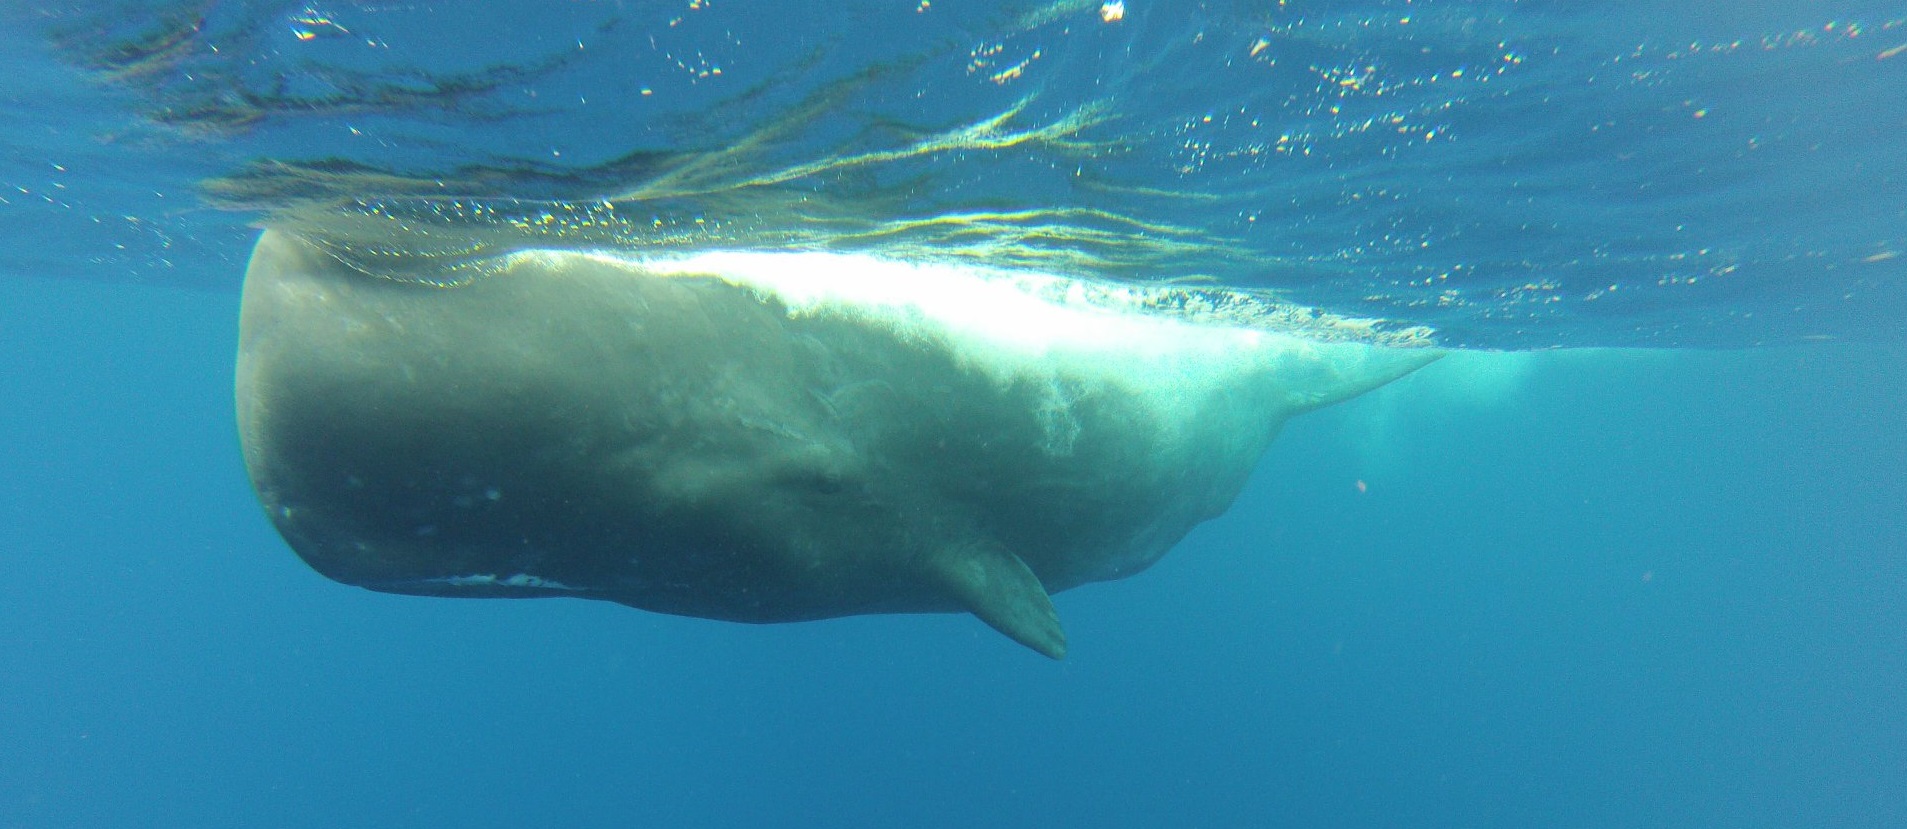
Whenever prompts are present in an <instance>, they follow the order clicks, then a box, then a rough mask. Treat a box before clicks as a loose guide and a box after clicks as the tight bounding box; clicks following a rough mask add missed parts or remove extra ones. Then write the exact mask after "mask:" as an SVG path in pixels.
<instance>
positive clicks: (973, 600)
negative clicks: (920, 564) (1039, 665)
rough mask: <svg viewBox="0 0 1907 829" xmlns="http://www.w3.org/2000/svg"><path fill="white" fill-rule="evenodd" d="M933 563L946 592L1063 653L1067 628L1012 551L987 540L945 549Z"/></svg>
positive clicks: (1013, 633)
mask: <svg viewBox="0 0 1907 829" xmlns="http://www.w3.org/2000/svg"><path fill="white" fill-rule="evenodd" d="M933 569H934V570H935V571H936V573H935V574H936V575H937V576H938V577H939V578H940V580H941V582H942V583H943V584H944V585H945V586H946V588H947V590H948V592H949V593H951V594H952V595H953V597H954V598H956V599H958V600H959V601H960V603H961V604H963V605H965V606H966V607H967V610H968V611H970V612H972V613H973V615H975V616H978V617H980V621H982V622H986V623H987V624H988V625H990V626H992V628H993V629H994V630H997V631H999V632H1001V633H1004V634H1006V635H1007V636H1008V637H1009V638H1011V639H1012V640H1013V641H1015V642H1018V643H1020V644H1022V645H1025V646H1027V647H1029V648H1032V649H1033V650H1036V651H1039V652H1040V653H1043V654H1046V655H1047V656H1049V657H1052V658H1054V659H1062V658H1064V657H1065V656H1066V631H1065V630H1063V629H1061V628H1060V624H1059V611H1058V610H1055V609H1054V608H1053V600H1052V598H1051V597H1049V596H1047V595H1046V586H1045V585H1042V584H1040V577H1039V576H1036V575H1034V574H1033V571H1032V570H1031V569H1030V568H1028V567H1027V566H1026V562H1024V561H1021V560H1020V557H1019V556H1016V555H1014V554H1013V553H1011V552H1008V551H1006V550H1004V549H1002V548H1000V547H996V546H992V545H984V544H982V545H974V546H970V547H961V548H957V549H948V550H944V551H942V552H941V554H940V555H937V556H935V557H934V559H933Z"/></svg>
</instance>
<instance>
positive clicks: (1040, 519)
mask: <svg viewBox="0 0 1907 829" xmlns="http://www.w3.org/2000/svg"><path fill="white" fill-rule="evenodd" d="M906 317H907V314H906V313H900V314H895V313H888V314H887V316H885V317H883V316H881V315H879V314H868V313H861V312H859V311H858V310H857V309H855V308H854V307H852V306H851V305H846V306H843V305H827V304H822V305H818V306H813V307H809V306H803V307H801V308H796V307H793V306H791V305H790V304H788V303H785V302H783V301H782V300H781V299H780V298H778V297H777V296H776V295H775V294H774V293H773V292H771V291H765V290H762V289H761V288H760V287H759V286H750V285H748V284H741V283H738V282H736V281H733V280H730V279H725V278H723V276H722V275H721V274H718V273H709V274H695V273H680V272H676V273H670V274H668V275H658V274H656V273H653V272H650V271H648V270H645V268H644V266H643V265H642V264H641V263H632V262H626V261H617V260H612V259H609V258H606V257H603V256H593V255H587V254H581V253H557V252H539V253H536V254H534V255H518V256H516V257H513V258H511V259H510V260H508V261H507V262H503V263H500V264H498V265H497V267H495V268H494V269H492V271H491V272H489V273H487V274H486V275H484V276H482V277H480V278H477V279H474V280H471V281H469V282H468V283H466V284H460V285H457V286H454V287H444V286H439V285H431V284H422V283H417V282H406V281H397V280H391V279H382V278H377V277H372V276H367V275H365V274H363V273H360V272H358V271H356V270H353V269H351V268H348V267H345V266H344V265H342V264H341V263H340V262H339V261H338V260H336V259H334V258H331V257H329V256H327V255H326V254H324V253H322V252H320V251H319V250H318V249H317V248H315V247H313V246H312V245H310V244H309V243H307V242H305V241H304V240H302V239H301V238H299V237H297V236H295V235H293V234H290V233H286V232H282V231H267V232H266V233H265V234H264V235H263V237H261V239H260V241H259V243H258V245H257V247H256V249H255V250H254V253H253V258H252V262H251V265H250V268H249V270H248V272H247V277H246V283H245V288H244V298H243V310H242V314H241V322H240V329H241V330H240V340H241V345H240V352H239V358H238V367H237V376H236V397H237V408H238V420H239V429H240V436H241V439H242V443H243V447H244V455H245V461H246V465H247V468H248V471H249V472H250V475H251V478H252V482H253V484H254V486H255V488H256V490H257V493H258V496H259V499H260V501H261V502H262V504H263V506H264V507H265V510H266V513H267V514H268V515H269V516H270V518H271V520H272V522H273V523H274V524H275V525H276V527H277V529H278V530H279V532H280V533H281V534H282V535H283V537H284V538H285V540H286V541H287V542H288V543H289V545H290V546H291V548H292V549H293V550H294V551H296V552H297V554H298V555H299V556H301V557H302V558H303V559H304V560H305V561H306V562H308V563H309V564H310V565H311V566H312V567H313V568H315V569H316V570H318V571H319V572H321V573H323V574H324V575H326V576H328V577H330V578H332V579H335V580H337V581H340V582H344V583H346V584H353V585H358V586H362V587H366V588H370V589H373V590H379V591H387V592H394V593H408V594H419V595H434V596H466V597H542V596H573V597H583V598H593V599H602V600H608V601H614V602H619V603H622V604H626V605H630V606H633V607H638V608H644V609H648V610H654V611H660V612H665V613H675V614H683V615H690V616H701V617H709V618H716V619H729V620H737V621H746V622H781V621H794V620H804V619H819V618H826V617H834V616H843V615H850V614H864V613H898V612H933V611H970V612H973V613H974V614H975V615H976V616H979V617H980V618H981V619H982V620H984V621H986V622H987V623H988V624H991V625H992V626H994V627H995V628H997V629H999V630H1000V631H1001V632H1003V633H1005V634H1007V635H1008V636H1011V637H1013V638H1014V639H1016V640H1018V641H1020V642H1022V643H1023V644H1026V645H1028V646H1029V647H1032V648H1033V649H1035V650H1038V651H1040V652H1042V653H1045V654H1047V655H1048V656H1052V657H1055V658H1057V657H1059V656H1061V655H1062V654H1063V653H1064V651H1065V636H1064V633H1063V632H1062V631H1061V629H1060V626H1059V621H1058V616H1057V614H1056V612H1055V611H1054V610H1053V607H1052V604H1051V602H1050V600H1049V599H1048V594H1049V593H1052V592H1058V591H1061V590H1065V589H1068V588H1071V587H1075V586H1077V585H1080V584H1083V583H1086V582H1090V581H1097V580H1104V579H1114V578H1120V577H1123V576H1127V575H1130V574H1132V573H1135V572H1137V571H1139V570H1141V569H1143V568H1145V567H1146V566H1148V565H1150V564H1151V563H1153V562H1154V561H1156V560H1158V558H1159V557H1160V556H1161V555H1163V554H1164V553H1165V552H1166V550H1168V549H1170V548H1171V546H1172V545H1173V544H1174V543H1176V542H1177V541H1178V540H1179V539H1180V538H1182V537H1183V536H1184V535H1185V533H1186V532H1187V531H1189V530H1190V529H1191V528H1192V527H1193V526H1194V525H1196V524H1197V523H1199V522H1200V521H1203V520H1205V519H1208V518H1211V517H1213V516H1215V515H1218V514H1219V513H1220V512H1222V511H1223V510H1224V509H1225V508H1226V507H1227V506H1228V505H1229V504H1230V503H1231V501H1232V499H1233V498H1234V497H1235V496H1236V495H1237V493H1238V492H1239V490H1240V489H1241V487H1242V486H1243V483H1244V480H1245V478H1246V476H1247V474H1249V473H1250V471H1251V469H1252V467H1253V466H1254V465H1255V463H1256V461H1257V459H1258V458H1259V456H1260V455H1261V454H1262V453H1263V451H1264V450H1265V447H1266V445H1267V444H1268V443H1269V442H1270V440H1271V439H1272V438H1273V436H1274V435H1275V434H1276V433H1277V431H1278V429H1279V427H1280V425H1281V424H1282V423H1283V421H1284V419H1285V418H1286V417H1288V416H1290V415H1291V414H1294V413H1297V412H1300V411H1303V410H1306V409H1309V408H1313V407H1316V406H1319V405H1324V404H1327V403H1330V402H1333V401H1335V400H1339V399H1343V398H1345V397H1349V396H1352V395H1355V394H1357V393H1360V392H1362V391H1365V390H1367V389H1369V388H1374V387H1376V386H1377V385H1381V384H1382V383H1383V382H1387V381H1388V380H1390V379H1393V378H1395V377H1397V376H1400V375H1402V374H1404V373H1407V372H1408V371H1410V370H1412V369H1414V368H1415V367H1417V366H1419V365H1422V364H1423V363H1425V362H1428V361H1429V360H1431V359H1434V356H1435V355H1434V354H1432V353H1430V352H1427V351H1398V350H1387V349H1378V348H1374V347H1370V346H1363V345H1332V346H1324V345H1316V344H1309V345H1294V344H1293V342H1292V341H1288V340H1287V339H1284V338H1276V337H1273V338H1264V337H1260V336H1258V335H1255V334H1251V333H1249V332H1234V333H1230V334H1226V335H1224V336H1226V337H1233V338H1234V339H1235V340H1236V345H1234V344H1233V343H1232V342H1231V341H1229V340H1227V341H1223V342H1218V343H1217V344H1216V345H1214V344H1212V343H1206V344H1205V345H1202V346H1199V348H1203V349H1206V350H1207V351H1211V352H1212V354H1215V355H1220V356H1224V357H1225V358H1226V360H1227V361H1229V362H1228V363H1227V365H1232V366H1234V367H1233V368H1230V369H1224V370H1217V369H1209V368H1207V367H1206V366H1207V365H1208V364H1209V363H1211V362H1212V360H1211V359H1208V358H1209V357H1210V356H1212V355H1208V354H1206V353H1205V352H1203V351H1201V352H1198V353H1192V352H1188V353H1187V354H1185V355H1179V356H1178V357H1171V356H1170V355H1168V357H1161V356H1160V355H1158V354H1157V353H1150V354H1148V353H1140V352H1139V351H1137V350H1127V349H1121V348H1119V347H1116V346H1114V347H1104V348H1101V349H1100V350H1099V351H1098V352H1094V351H1091V350H1090V347H1091V344H1088V345H1082V346H1077V347H1070V350H1068V348H1056V349H1053V352H1054V353H1055V354H1059V355H1060V356H1058V357H1055V358H1054V359H1052V360H1051V361H1050V362H1042V360H1041V357H1040V355H1039V354H1037V353H1031V354H1030V356H1029V352H1025V350H1024V349H1022V352H1016V353H1018V354H1019V356H1013V357H1010V358H1000V357H997V356H989V355H990V354H991V353H992V352H989V351H987V350H986V349H983V348H977V347H975V341H973V340H972V339H971V338H968V339H962V336H964V335H961V334H959V333H958V332H953V333H949V332H947V331H939V332H936V331H935V330H933V329H932V327H931V326H928V327H925V328H907V327H905V326H904V325H901V324H899V323H897V322H895V320H896V319H900V320H901V321H902V322H905V321H906ZM1157 324H1158V325H1179V326H1181V327H1183V328H1185V329H1186V330H1187V332H1195V331H1196V327H1195V326H1191V325H1187V324H1181V323H1164V322H1161V323H1157ZM1188 339H1195V338H1192V337H1189V336H1188ZM1257 343H1266V344H1265V345H1262V346H1260V345H1254V344H1257ZM1252 348H1262V350H1263V353H1262V354H1258V353H1253V352H1252V351H1251V349H1252ZM1082 354H1083V355H1084V359H1082ZM1003 360H1004V362H1003ZM1173 360H1178V361H1179V362H1176V363H1175V362H1173ZM1128 363H1130V367H1129V368H1130V370H1128V365H1127V364H1128ZM1162 384H1163V385H1162Z"/></svg>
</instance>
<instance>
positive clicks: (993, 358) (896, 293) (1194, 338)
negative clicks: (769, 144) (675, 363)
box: [559, 251, 1313, 387]
mask: <svg viewBox="0 0 1907 829" xmlns="http://www.w3.org/2000/svg"><path fill="white" fill-rule="evenodd" d="M559 255H560V254H559ZM570 255H575V254H570ZM586 255H587V256H588V257H589V258H591V259H593V260H595V261H599V262H604V263H608V264H612V265H616V266H618V267H624V268H629V269H632V270H634V271H637V272H640V273H643V274H648V275H654V276H667V277H715V278H719V279H722V280H724V281H726V282H729V283H730V284H734V285H738V286H742V287H746V288H749V289H751V290H754V291H758V292H761V293H762V294H765V295H769V296H772V297H774V298H775V299H776V300H778V301H779V302H781V303H782V304H783V305H785V306H787V308H788V310H789V313H790V314H793V315H821V314H835V315H842V316H847V317H852V318H855V319H859V320H863V321H866V322H869V323H872V324H876V325H880V326H883V327H885V328H888V329H889V330H891V331H893V332H894V333H895V334H896V335H897V336H900V337H903V338H910V339H921V338H927V339H940V340H944V341H946V342H947V344H948V345H950V346H953V347H954V348H953V350H954V352H955V353H957V354H959V355H961V357H962V359H964V360H965V361H967V362H968V363H969V364H971V365H973V366H975V367H977V368H981V369H984V370H987V371H989V372H992V373H995V374H1000V375H1004V376H1003V378H1002V379H1023V378H1026V377H1029V376H1032V377H1042V376H1050V375H1051V374H1052V373H1053V372H1054V371H1055V370H1056V369H1057V370H1059V371H1061V372H1063V373H1065V374H1070V375H1074V376H1080V375H1085V376H1094V377H1095V379H1102V380H1110V381H1114V382H1118V383H1119V385H1122V386H1132V385H1134V383H1135V381H1139V382H1138V383H1137V385H1140V386H1149V387H1158V386H1160V385H1164V386H1178V385H1180V384H1181V383H1186V382H1191V383H1195V384H1205V383H1209V382H1210V381H1211V380H1213V379H1216V378H1217V377H1218V376H1223V375H1234V374H1237V373H1240V372H1256V371H1262V370H1264V368H1265V367H1266V360H1267V358H1268V357H1270V356H1271V355H1272V354H1274V353H1276V352H1280V351H1289V350H1293V349H1305V348H1308V347H1310V346H1311V345H1313V344H1312V343H1309V342H1308V341H1305V340H1301V339H1299V338H1296V337H1291V336H1287V335H1281V334H1277V333H1273V332H1268V331H1258V330H1252V329H1247V328H1242V327H1234V326H1219V325H1198V324H1194V323H1191V322H1187V321H1183V320H1177V319H1171V318H1168V317H1164V316H1159V315H1155V314H1146V313H1141V312H1135V311H1130V310H1123V309H1118V308H1110V307H1106V306H1104V305H1096V304H1092V303H1090V302H1089V301H1088V300H1087V299H1086V298H1085V297H1086V296H1087V293H1088V292H1087V291H1086V290H1085V288H1086V283H1084V282H1082V281H1080V280H1077V279H1069V278H1067V277H1063V276H1056V275H1052V274H1040V273H1028V272H1013V271H1002V270H995V269H987V268H977V267H971V266H961V265H952V264H942V263H915V262H902V261H897V260H893V259H885V258H881V257H875V256H868V255H864V254H843V253H821V252H797V253H761V252H748V251H710V252H702V253H696V254H691V255H687V256H678V257H655V258H646V259H630V258H625V257H621V256H615V255H612V254H605V253H595V254H586ZM1029 286H1036V287H1037V289H1038V290H1039V294H1044V295H1046V296H1053V295H1058V296H1064V297H1067V298H1068V301H1064V302H1055V301H1052V300H1049V299H1047V298H1045V296H1042V295H1039V294H1036V293H1034V292H1033V291H1031V290H1029V289H1028V287H1029ZM1056 289H1057V290H1056Z"/></svg>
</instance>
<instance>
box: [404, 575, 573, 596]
mask: <svg viewBox="0 0 1907 829" xmlns="http://www.w3.org/2000/svg"><path fill="white" fill-rule="evenodd" d="M414 583H415V584H442V585H448V586H450V587H517V588H524V589H529V590H565V591H569V592H572V593H582V592H588V588H585V587H572V586H570V585H567V584H564V583H562V582H560V581H557V580H555V579H546V578H543V577H541V576H532V575H530V574H528V573H516V574H513V575H509V576H504V577H501V578H499V577H498V576H497V575H496V574H495V573H474V574H471V575H467V576H439V577H436V578H429V579H419V580H417V581H416V582H414Z"/></svg>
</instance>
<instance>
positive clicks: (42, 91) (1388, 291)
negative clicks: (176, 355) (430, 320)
mask: <svg viewBox="0 0 1907 829" xmlns="http://www.w3.org/2000/svg"><path fill="white" fill-rule="evenodd" d="M8 17H9V20H10V22H11V23H12V24H13V25H14V26H15V30H16V31H20V32H34V33H37V34H38V35H39V37H37V38H35V37H13V38H9V39H8V43H7V46H6V48H7V50H8V52H9V53H10V54H9V55H8V57H9V58H10V61H9V62H10V63H11V64H14V65H18V66H20V67H21V68H22V69H23V70H24V71H21V72H18V73H10V76H9V79H8V80H6V81H4V82H0V83H4V87H0V88H3V89H4V92H5V94H6V95H7V100H8V101H9V106H8V107H7V110H6V115H5V117H6V118H7V121H8V122H7V123H5V124H4V125H0V126H4V128H5V129H6V130H7V132H8V133H9V134H10V135H12V136H16V137H17V138H16V140H17V141H18V143H17V144H16V146H15V148H14V149H13V151H12V152H10V153H9V154H8V157H7V162H8V163H7V166H6V167H5V168H3V169H0V183H4V185H5V199H6V201H5V203H4V204H0V229H3V230H5V231H6V232H7V233H9V235H12V234H15V233H22V232H27V231H28V229H41V230H43V229H44V228H47V227H48V226H57V227H59V228H61V229H62V230H64V231H66V232H63V233H59V234H55V235H56V236H57V237H58V246H57V247H38V248H36V249H33V250H18V249H16V250H9V251H7V252H6V253H5V254H3V256H4V258H3V259H0V266H3V267H5V268H7V269H8V270H11V271H19V272H23V273H36V274H48V273H52V274H56V275H60V276H76V277H83V278H109V279H115V280H137V281H144V282H163V283H175V284H190V285H215V286H217V285H225V286H229V285H231V284H233V283H234V281H235V280H236V275H237V272H238V271H239V270H240V262H241V261H242V256H243V249H244V248H245V246H246V244H247V242H248V240H249V238H250V237H249V234H248V232H247V230H246V228H247V225H249V224H252V223H256V222H259V221H273V222H278V223H281V224H289V225H294V226H303V227H305V228H307V229H309V230H311V231H313V232H315V233H318V234H320V235H323V236H325V237H327V238H329V239H330V240H332V243H333V244H334V245H335V246H336V247H337V249H338V250H339V251H341V252H343V253H344V254H346V255H349V254H350V253H351V252H352V251H358V252H360V254H361V255H362V256H367V257H376V256H386V257H388V256H389V255H390V254H391V252H392V251H393V250H396V251H402V252H408V253H415V254H418V255H422V256H425V257H432V258H433V260H432V261H437V260H436V258H437V257H443V256H451V255H455V256H472V255H480V254H482V253H486V252H491V251H495V250H507V249H512V248H516V247H522V246H547V245H557V246H580V247H602V246H609V247H617V248H637V249H655V248H663V249H673V248H698V249H699V248H710V247H720V248H736V247H744V248H783V249H785V248H803V249H807V248H833V249H844V248H845V249H866V250H872V251H875V252H879V253H882V254H885V255H891V256H898V257H906V258H967V259H973V260H978V261H982V262H985V263H989V264H994V265H1017V266H1023V267H1029V268H1034V269H1041V270H1055V271H1060V272H1063V273H1068V274H1074V275H1080V276H1085V277H1089V278H1096V279H1109V280H1121V281H1128V282H1146V283H1155V284H1167V285H1179V286H1194V288H1193V289H1196V290H1206V291H1210V290H1219V291H1223V292H1232V293H1237V294H1244V295H1248V296H1250V297H1252V299H1253V301H1258V302H1264V301H1273V300H1275V301H1277V302H1280V303H1289V304H1296V305H1300V306H1305V307H1311V308H1316V309H1321V310H1323V311H1326V312H1329V313H1332V314H1336V315H1342V316H1346V317H1351V318H1364V319H1376V320H1382V321H1384V322H1385V324H1386V326H1387V327H1388V328H1390V329H1392V330H1402V329H1411V328H1415V327H1419V326H1427V327H1429V328H1431V329H1433V330H1434V331H1435V332H1436V338H1437V339H1438V340H1439V341H1440V342H1443V343H1445V344H1450V345H1473V346H1484V347H1494V348H1524V347H1541V346H1555V345H1658V346H1660V345H1668V346H1744V345H1754V344H1761V343H1779V342H1796V341H1803V340H1812V339H1831V340H1853V341H1884V342H1898V341H1900V340H1901V339H1902V338H1903V330H1904V329H1903V327H1902V325H1901V324H1900V323H1899V321H1898V319H1899V316H1900V315H1899V314H1898V313H1896V311H1897V309H1898V308H1900V307H1902V305H1903V303H1904V302H1907V290H1904V289H1903V288H1902V285H1903V283H1907V278H1904V277H1903V268H1907V259H1903V258H1901V256H1900V253H1901V252H1902V251H1903V249H1907V212H1904V211H1907V207H1903V198H1902V196H1901V193H1902V192H1903V191H1907V154H1903V153H1901V152H1899V150H1898V144H1899V136H1900V135H1901V134H1902V130H1903V129H1904V128H1907V52H1903V49H1902V47H1903V45H1907V11H1903V10H1902V9H1901V8H1900V7H1898V6H1897V5H1894V4H1888V3H1861V2H1837V3H1816V4H1794V3H1754V4H1737V3H1709V2H1704V3H1697V4H1683V3H1674V4H1671V3H1646V2H1644V3H1622V4H1605V5H1599V6H1596V7H1593V8H1592V7H1585V6H1583V5H1582V4H1576V3H1552V2H1521V3H1516V2H1483V3H1450V2H1334V3H1333V2H1312V3H1306V2H1284V3H1246V2H1236V3H1233V2H1218V3H1137V2H1135V3H1132V4H1130V5H1127V4H1123V3H1095V2H1075V1H1071V0H1065V1H1062V2H1056V3H1050V4H1037V3H941V4H939V5H935V4H932V3H918V4H908V3H893V2H848V3H828V4H820V3H746V2H698V3H691V2H683V3H564V4H556V5H552V4H540V3H518V4H513V3H482V4H463V3H388V4H387V3H338V4H328V5H327V4H310V5H304V4H295V3H294V4H286V3H236V2H197V3H173V4H163V3H151V2H138V3H69V4H61V5H59V6H55V7H50V8H43V9H36V8H32V7H31V6H29V7H27V8H17V7H16V8H13V9H11V10H10V11H9V12H8Z"/></svg>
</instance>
